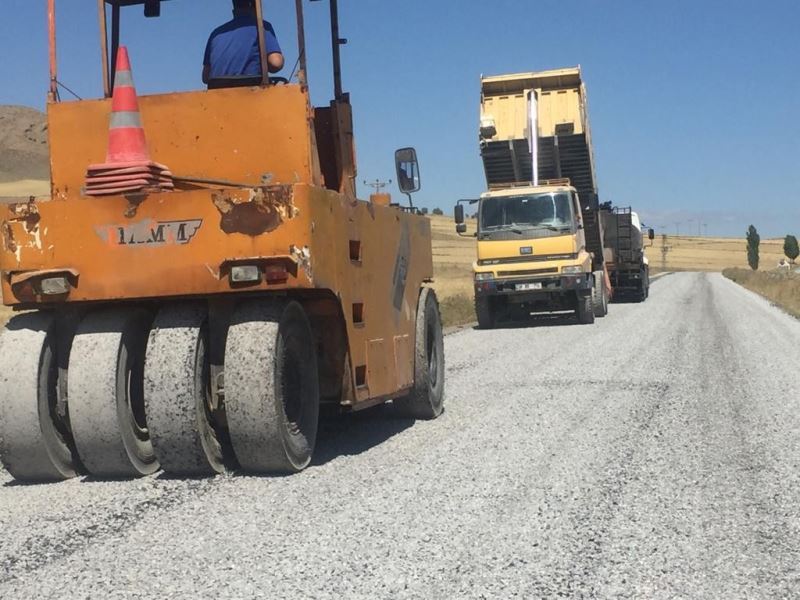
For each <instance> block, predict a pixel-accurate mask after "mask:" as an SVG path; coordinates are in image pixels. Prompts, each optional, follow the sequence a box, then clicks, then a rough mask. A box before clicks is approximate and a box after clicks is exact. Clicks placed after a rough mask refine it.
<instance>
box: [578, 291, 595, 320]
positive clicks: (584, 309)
mask: <svg viewBox="0 0 800 600" xmlns="http://www.w3.org/2000/svg"><path fill="white" fill-rule="evenodd" d="M575 314H576V315H577V316H578V323H580V324H581V325H591V324H592V323H594V303H593V302H592V295H591V294H587V295H585V296H580V295H579V296H578V308H577V310H576V311H575Z"/></svg>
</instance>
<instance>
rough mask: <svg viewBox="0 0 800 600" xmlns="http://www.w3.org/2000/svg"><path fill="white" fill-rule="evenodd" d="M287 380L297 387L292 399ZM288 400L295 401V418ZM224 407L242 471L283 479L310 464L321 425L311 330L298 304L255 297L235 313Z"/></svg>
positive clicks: (229, 349) (227, 362)
mask: <svg viewBox="0 0 800 600" xmlns="http://www.w3.org/2000/svg"><path fill="white" fill-rule="evenodd" d="M287 359H289V361H288V365H290V366H291V367H294V368H293V369H291V370H290V371H286V370H285V368H286V367H287ZM287 378H288V381H289V382H290V383H292V382H293V383H294V384H295V385H296V386H297V387H296V394H292V395H291V397H287V396H286V391H285V390H284V382H286V381H287ZM287 400H290V401H291V400H295V401H296V402H297V403H298V406H296V407H295V408H296V409H297V410H298V417H297V418H296V419H294V420H292V419H291V417H290V416H288V415H287V410H286V401H287ZM225 406H226V414H227V418H228V428H229V430H230V435H231V444H232V445H233V451H234V453H235V454H236V458H237V459H238V461H239V464H240V465H241V466H242V468H243V469H244V470H246V471H251V472H255V473H265V474H278V473H284V474H288V473H297V472H299V471H302V470H303V469H305V468H306V467H307V466H308V465H309V463H310V462H311V458H312V456H313V454H314V446H315V445H316V438H317V429H318V427H319V375H318V367H317V355H316V344H315V342H314V336H313V334H312V332H311V325H310V323H309V320H308V317H307V316H306V313H305V310H304V309H303V307H302V306H301V305H300V304H299V303H298V302H294V301H291V302H288V303H275V302H268V301H265V300H255V301H250V302H246V303H243V304H241V305H240V306H239V307H237V309H236V310H235V311H234V314H233V317H232V319H231V325H230V328H229V330H228V339H227V344H226V347H225Z"/></svg>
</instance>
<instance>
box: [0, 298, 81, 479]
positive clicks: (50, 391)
mask: <svg viewBox="0 0 800 600" xmlns="http://www.w3.org/2000/svg"><path fill="white" fill-rule="evenodd" d="M64 341H65V342H66V343H65V344H64V347H65V348H67V349H68V348H69V343H68V342H69V340H64ZM59 346H60V345H59V344H57V343H56V319H55V318H54V316H53V315H51V314H47V313H29V314H24V315H18V316H16V317H14V318H13V319H11V321H9V323H8V324H7V325H6V327H5V330H4V331H3V333H2V335H0V459H2V462H3V465H4V466H5V468H6V469H7V470H8V472H9V473H10V474H11V475H12V476H13V477H14V478H15V479H19V480H22V481H58V480H62V479H68V478H70V477H74V476H75V475H76V474H77V462H76V460H75V457H74V453H73V450H72V448H71V440H70V435H69V426H68V417H67V415H66V413H65V411H64V410H63V408H59V405H61V407H63V406H64V403H63V402H61V403H60V402H59V400H62V401H63V398H60V397H59V396H60V394H61V393H62V392H63V391H64V390H63V386H60V385H59V377H60V376H61V377H63V376H65V373H66V371H65V370H63V369H59V357H58V348H59Z"/></svg>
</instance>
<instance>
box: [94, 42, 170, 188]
mask: <svg viewBox="0 0 800 600" xmlns="http://www.w3.org/2000/svg"><path fill="white" fill-rule="evenodd" d="M173 188H174V183H173V180H172V173H170V171H169V169H168V168H167V167H166V166H164V165H161V164H158V163H155V162H153V161H152V160H151V158H150V152H149V151H148V149H147V140H146V139H145V134H144V128H143V127H142V119H141V115H140V113H139V101H138V99H137V96H136V88H135V86H134V84H133V74H132V71H131V63H130V59H129V57H128V49H127V48H126V47H125V46H120V47H119V51H118V54H117V64H116V70H115V78H114V94H113V97H112V100H111V121H110V124H109V132H108V151H107V153H106V162H104V163H101V164H95V165H89V167H88V169H87V174H86V188H85V193H86V195H88V196H103V195H113V194H120V193H125V192H136V191H145V190H153V191H160V190H166V189H173Z"/></svg>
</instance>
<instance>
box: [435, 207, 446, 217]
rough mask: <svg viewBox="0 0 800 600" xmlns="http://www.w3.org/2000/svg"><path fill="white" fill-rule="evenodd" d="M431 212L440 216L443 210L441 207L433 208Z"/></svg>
mask: <svg viewBox="0 0 800 600" xmlns="http://www.w3.org/2000/svg"><path fill="white" fill-rule="evenodd" d="M433 214H435V215H439V216H441V215H443V214H444V211H443V210H442V209H441V208H434V209H433Z"/></svg>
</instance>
